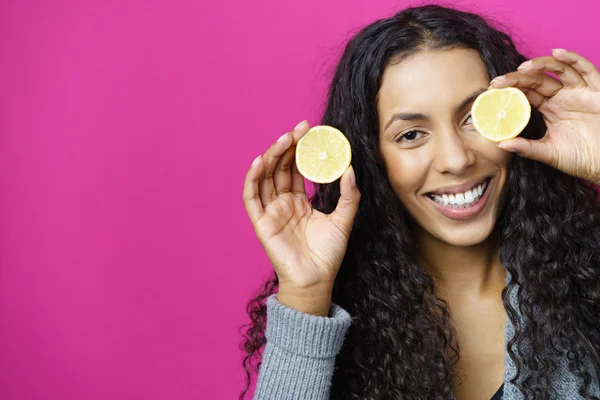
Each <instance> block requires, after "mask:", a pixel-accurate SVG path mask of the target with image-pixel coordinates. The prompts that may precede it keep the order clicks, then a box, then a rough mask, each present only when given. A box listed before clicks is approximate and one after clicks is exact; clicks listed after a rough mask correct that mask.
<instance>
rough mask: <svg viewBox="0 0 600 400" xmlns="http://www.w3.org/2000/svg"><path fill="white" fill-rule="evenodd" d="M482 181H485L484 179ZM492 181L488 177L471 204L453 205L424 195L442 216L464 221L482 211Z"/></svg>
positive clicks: (492, 183) (488, 195) (493, 181)
mask: <svg viewBox="0 0 600 400" xmlns="http://www.w3.org/2000/svg"><path fill="white" fill-rule="evenodd" d="M484 182H486V180H485V179H484ZM494 183H495V180H494V179H490V180H489V181H488V183H487V185H486V189H485V192H483V193H482V196H481V197H480V198H479V199H478V200H477V201H476V202H474V203H473V204H470V205H468V206H464V207H455V206H454V207H453V206H451V205H444V204H440V203H439V202H437V201H435V200H434V199H433V198H432V197H431V196H425V198H426V199H427V201H429V202H431V204H432V206H433V207H434V208H435V209H436V210H438V211H439V212H440V213H442V214H443V215H444V216H446V217H448V218H450V219H453V220H457V221H466V220H469V219H471V218H475V217H476V216H477V215H479V214H480V213H481V212H482V211H483V209H484V208H485V206H486V204H487V202H488V199H489V197H490V193H491V191H492V188H493V186H494ZM446 188H447V187H446ZM444 190H446V189H444ZM436 196H439V195H436Z"/></svg>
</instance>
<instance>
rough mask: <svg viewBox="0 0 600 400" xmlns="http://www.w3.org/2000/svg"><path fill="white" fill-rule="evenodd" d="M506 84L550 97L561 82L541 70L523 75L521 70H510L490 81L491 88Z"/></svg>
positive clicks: (561, 86) (559, 86)
mask: <svg viewBox="0 0 600 400" xmlns="http://www.w3.org/2000/svg"><path fill="white" fill-rule="evenodd" d="M508 86H514V87H516V88H519V89H521V90H523V92H526V90H525V89H527V91H529V90H535V91H536V92H538V93H539V94H541V95H542V96H545V97H552V96H554V95H555V94H556V93H558V92H559V91H560V90H561V89H562V88H563V84H562V83H561V82H560V81H559V80H557V79H555V78H553V77H551V76H550V75H546V74H545V73H543V72H538V73H534V74H529V75H525V74H524V73H522V72H518V71H517V72H510V73H508V74H506V75H501V76H499V77H497V78H495V79H494V80H492V82H491V83H490V87H492V88H496V89H499V88H503V87H508Z"/></svg>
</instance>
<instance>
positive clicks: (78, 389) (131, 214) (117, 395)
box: [0, 0, 600, 400]
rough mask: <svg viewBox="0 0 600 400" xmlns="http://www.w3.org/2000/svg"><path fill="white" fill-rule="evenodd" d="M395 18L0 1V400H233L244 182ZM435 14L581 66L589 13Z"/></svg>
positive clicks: (250, 253)
mask: <svg viewBox="0 0 600 400" xmlns="http://www.w3.org/2000/svg"><path fill="white" fill-rule="evenodd" d="M497 3H501V4H497ZM409 4H411V3H410V2H408V1H379V2H377V3H376V4H375V2H373V1H370V0H369V1H367V0H362V1H358V0H355V1H350V0H335V1H333V0H329V1H323V0H302V1H281V0H271V1H258V0H257V1H241V0H240V1H235V2H233V1H226V0H225V1H214V2H213V1H206V0H200V1H197V0H194V1H192V0H178V1H172V0H171V1H166V0H165V1H159V0H156V1H141V0H138V1H134V0H128V1H122V0H111V1H108V0H107V1H87V2H85V1H60V0H55V1H47V0H45V1H33V0H4V1H2V2H1V4H0V55H1V56H0V398H1V399H11V400H12V399H18V400H25V399H32V400H33V399H36V400H37V399H46V400H53V399H61V400H68V399H87V400H95V399H115V400H120V399H234V398H237V394H238V392H239V390H240V389H241V388H242V385H243V373H242V370H241V367H240V363H241V359H242V356H241V352H240V350H238V344H239V342H240V339H241V338H240V336H239V333H238V327H239V326H240V325H241V324H243V323H245V322H246V317H245V310H244V308H245V304H246V300H247V299H248V298H249V297H250V295H251V294H252V293H253V292H254V290H255V289H256V288H257V287H258V285H259V284H260V283H261V282H262V281H263V280H264V279H265V278H266V277H267V275H268V274H269V272H270V266H269V263H268V260H267V258H266V257H265V255H264V254H263V251H262V248H261V247H260V245H259V243H258V241H257V240H256V239H255V236H254V232H253V229H252V226H251V224H250V222H249V220H248V219H247V217H246V214H245V210H244V207H243V204H242V200H241V191H242V185H243V178H244V175H245V173H246V170H247V168H248V167H249V165H250V163H251V161H252V160H253V159H254V158H255V157H256V156H257V155H258V154H260V153H262V152H263V151H264V150H265V149H266V148H267V147H268V145H269V144H271V143H272V142H273V141H274V140H276V138H278V137H279V136H280V135H281V134H282V133H284V132H286V131H288V130H290V129H292V127H294V126H295V125H296V123H298V122H299V121H301V120H303V119H305V118H307V119H309V121H310V122H311V123H315V122H317V121H318V120H317V118H318V115H319V110H320V109H321V106H322V104H323V101H324V94H325V88H326V82H327V80H328V78H329V77H330V74H331V71H332V68H333V66H334V62H335V60H336V58H337V56H338V54H339V51H340V49H341V48H342V46H343V44H344V42H345V40H346V38H348V37H349V36H350V35H351V33H353V32H356V30H357V29H358V28H360V27H362V26H364V25H365V24H366V23H368V22H371V21H373V20H374V19H376V18H379V17H385V16H389V15H391V14H392V13H393V12H394V11H395V10H397V9H400V8H402V7H404V6H406V5H409ZM412 4H417V3H415V2H413V3H412ZM446 4H454V5H459V6H461V7H467V8H468V9H477V10H479V11H481V12H483V13H485V14H487V15H491V16H493V17H494V18H495V19H496V20H498V21H500V22H501V23H503V24H505V25H506V26H507V27H509V30H510V32H511V33H513V34H514V35H515V38H516V40H517V42H518V43H519V45H520V47H521V48H522V49H523V50H524V51H526V52H528V53H530V54H533V55H540V54H548V53H549V51H550V49H551V48H553V47H564V48H567V49H571V50H575V51H579V52H581V53H582V54H584V55H585V56H587V57H588V58H590V59H591V60H592V61H594V62H595V63H596V64H600V50H599V48H598V45H597V39H598V38H599V37H600V24H598V22H597V16H598V15H599V13H600V3H599V2H598V1H596V0H587V1H586V0H570V1H568V2H566V3H565V2H560V3H559V2H558V1H523V0H514V1H513V0H511V1H508V0H506V1H495V0H494V1H491V0H490V1H486V0H480V1H477V0H472V1H468V2H467V1H450V2H447V3H446Z"/></svg>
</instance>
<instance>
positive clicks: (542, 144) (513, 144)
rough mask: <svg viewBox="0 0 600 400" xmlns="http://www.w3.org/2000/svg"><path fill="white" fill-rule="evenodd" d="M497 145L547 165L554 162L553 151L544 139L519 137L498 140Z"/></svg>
mask: <svg viewBox="0 0 600 400" xmlns="http://www.w3.org/2000/svg"><path fill="white" fill-rule="evenodd" d="M498 147H499V148H501V149H502V150H506V151H510V152H513V153H517V154H518V155H520V156H521V157H527V158H530V159H532V160H536V161H540V162H543V163H545V164H549V165H553V164H554V159H553V154H554V152H553V151H552V148H551V146H550V145H549V144H548V142H547V141H546V140H544V139H540V140H529V139H525V138H521V137H519V138H515V139H510V140H505V141H504V142H500V143H498Z"/></svg>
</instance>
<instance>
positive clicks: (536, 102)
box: [521, 89, 548, 109]
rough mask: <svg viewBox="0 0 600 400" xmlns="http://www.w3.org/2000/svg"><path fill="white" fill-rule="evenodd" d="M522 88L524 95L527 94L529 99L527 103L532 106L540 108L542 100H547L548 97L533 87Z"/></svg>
mask: <svg viewBox="0 0 600 400" xmlns="http://www.w3.org/2000/svg"><path fill="white" fill-rule="evenodd" d="M521 90H523V93H525V96H527V100H529V104H531V106H532V107H534V108H537V109H540V108H541V107H542V105H543V104H544V102H545V101H546V100H548V97H546V96H544V95H542V94H540V93H538V92H536V91H535V90H533V89H521Z"/></svg>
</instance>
